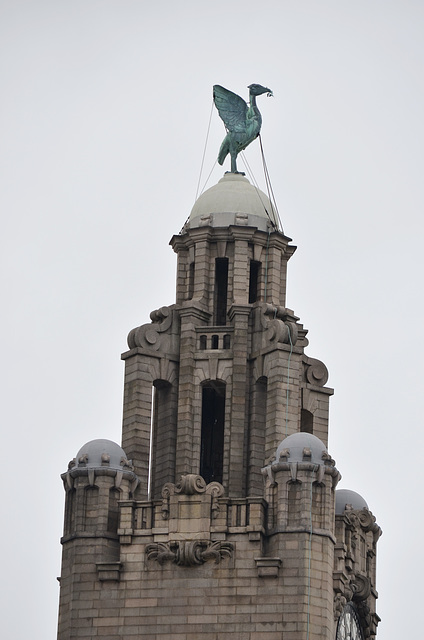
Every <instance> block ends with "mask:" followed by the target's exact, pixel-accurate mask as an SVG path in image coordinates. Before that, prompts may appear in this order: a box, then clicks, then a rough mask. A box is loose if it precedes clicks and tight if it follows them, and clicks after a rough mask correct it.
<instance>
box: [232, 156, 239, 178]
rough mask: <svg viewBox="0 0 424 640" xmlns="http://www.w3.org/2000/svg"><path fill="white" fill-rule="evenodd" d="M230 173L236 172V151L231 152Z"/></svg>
mask: <svg viewBox="0 0 424 640" xmlns="http://www.w3.org/2000/svg"><path fill="white" fill-rule="evenodd" d="M231 173H238V171H237V153H236V152H233V153H231Z"/></svg>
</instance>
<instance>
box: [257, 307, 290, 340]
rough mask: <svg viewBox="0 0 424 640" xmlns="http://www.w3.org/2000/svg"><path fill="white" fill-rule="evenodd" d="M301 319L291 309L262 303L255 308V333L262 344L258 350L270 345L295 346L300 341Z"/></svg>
mask: <svg viewBox="0 0 424 640" xmlns="http://www.w3.org/2000/svg"><path fill="white" fill-rule="evenodd" d="M297 320H299V318H298V317H297V316H295V315H294V314H293V312H292V311H290V309H286V308H285V307H279V306H274V305H271V304H266V303H262V304H259V305H258V306H257V307H256V308H255V331H256V332H257V334H258V336H259V340H260V344H257V345H256V346H257V348H264V347H266V346H269V344H278V343H280V344H289V345H291V346H294V345H295V344H296V342H297V340H298V335H299V329H301V325H297Z"/></svg>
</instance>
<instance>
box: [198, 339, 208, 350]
mask: <svg viewBox="0 0 424 640" xmlns="http://www.w3.org/2000/svg"><path fill="white" fill-rule="evenodd" d="M199 347H200V349H206V347H207V337H206V336H200V338H199Z"/></svg>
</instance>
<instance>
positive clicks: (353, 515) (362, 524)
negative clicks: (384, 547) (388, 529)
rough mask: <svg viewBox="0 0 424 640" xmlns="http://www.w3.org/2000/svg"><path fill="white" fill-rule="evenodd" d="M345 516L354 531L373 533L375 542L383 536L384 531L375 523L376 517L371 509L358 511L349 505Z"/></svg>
mask: <svg viewBox="0 0 424 640" xmlns="http://www.w3.org/2000/svg"><path fill="white" fill-rule="evenodd" d="M344 516H345V517H346V519H347V521H348V523H349V524H350V526H351V528H352V529H353V530H357V531H359V530H360V529H362V530H363V531H365V532H366V533H367V532H368V531H371V532H372V533H373V537H374V541H375V542H376V541H377V540H378V538H379V537H380V536H381V534H382V531H381V529H380V527H379V526H378V524H377V523H376V521H375V516H374V515H373V514H372V513H371V511H370V510H369V509H366V508H363V509H360V510H356V509H353V508H352V506H351V505H349V504H348V505H346V509H345V511H344Z"/></svg>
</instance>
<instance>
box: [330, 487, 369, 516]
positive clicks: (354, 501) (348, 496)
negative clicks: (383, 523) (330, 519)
mask: <svg viewBox="0 0 424 640" xmlns="http://www.w3.org/2000/svg"><path fill="white" fill-rule="evenodd" d="M348 504H349V505H351V506H352V508H353V509H355V510H358V511H359V510H361V509H368V505H367V503H366V502H365V500H364V499H363V497H362V496H361V495H359V493H356V491H350V490H349V489H337V491H336V515H341V514H342V513H344V511H345V509H346V505H348Z"/></svg>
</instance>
